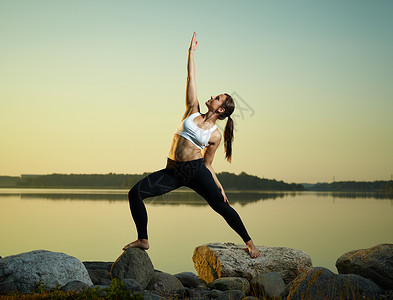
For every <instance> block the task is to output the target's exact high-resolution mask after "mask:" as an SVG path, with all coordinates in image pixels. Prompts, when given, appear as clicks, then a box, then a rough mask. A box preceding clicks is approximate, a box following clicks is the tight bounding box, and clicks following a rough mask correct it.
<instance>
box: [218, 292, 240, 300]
mask: <svg viewBox="0 0 393 300" xmlns="http://www.w3.org/2000/svg"><path fill="white" fill-rule="evenodd" d="M244 297H246V294H244V292H243V291H240V290H230V291H224V292H222V294H221V295H220V296H219V297H218V299H219V300H241V299H243V298H244Z"/></svg>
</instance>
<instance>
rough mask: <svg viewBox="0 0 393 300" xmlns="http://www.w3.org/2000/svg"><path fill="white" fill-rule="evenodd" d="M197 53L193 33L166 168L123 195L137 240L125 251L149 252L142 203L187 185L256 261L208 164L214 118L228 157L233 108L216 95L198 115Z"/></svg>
mask: <svg viewBox="0 0 393 300" xmlns="http://www.w3.org/2000/svg"><path fill="white" fill-rule="evenodd" d="M196 48H197V41H196V34H195V32H194V34H193V36H192V40H191V45H190V48H189V50H188V63H187V73H188V74H187V75H188V76H187V88H186V111H185V113H184V115H183V119H182V122H181V123H180V125H179V127H178V128H177V130H176V132H175V135H174V137H173V141H172V145H171V149H170V151H169V155H168V159H167V166H166V168H164V169H162V170H159V171H157V172H154V173H152V174H150V175H148V176H146V177H145V178H143V179H141V180H140V181H139V182H138V183H137V184H136V185H135V186H134V187H133V188H132V189H131V190H130V192H129V193H128V199H129V202H130V208H131V214H132V217H133V219H134V221H135V225H136V228H137V231H138V239H137V240H136V241H134V242H132V243H130V244H128V245H126V246H124V248H123V250H126V249H127V248H130V247H137V248H141V249H144V250H147V249H149V241H148V235H147V213H146V208H145V205H144V203H143V200H144V199H146V198H148V197H154V196H158V195H162V194H165V193H168V192H170V191H172V190H174V189H177V188H179V187H181V186H187V187H189V188H191V189H193V190H194V191H196V192H197V193H198V194H199V195H201V196H202V197H203V198H204V199H205V200H206V201H207V203H208V204H209V205H210V206H211V207H212V208H213V210H215V211H216V212H217V213H219V214H220V215H221V216H222V217H223V218H224V219H225V221H226V222H227V223H228V224H229V226H230V227H231V228H232V229H233V230H235V231H236V232H237V233H238V234H239V235H240V237H241V238H242V239H243V241H244V242H245V244H246V245H247V248H248V251H249V253H250V255H251V257H258V256H259V251H258V249H257V248H256V247H255V245H254V243H253V241H252V240H251V238H250V236H249V235H248V233H247V230H246V228H245V227H244V224H243V222H242V220H241V219H240V217H239V215H238V214H237V212H236V211H235V210H234V209H233V208H232V207H231V206H230V205H229V202H228V198H227V196H226V195H225V191H224V189H223V187H222V185H221V183H220V182H219V180H218V179H217V176H216V174H215V172H214V170H213V167H212V162H213V158H214V154H215V152H216V150H217V147H218V145H219V144H220V142H221V139H222V137H221V133H220V132H219V131H218V129H217V126H216V121H217V119H219V120H224V119H225V118H228V120H227V123H226V126H225V132H224V147H225V152H226V153H225V158H226V159H227V160H228V161H229V162H230V161H231V156H232V141H233V120H232V119H231V117H230V115H231V114H232V113H233V111H234V109H235V104H234V102H233V99H232V97H231V96H230V95H228V94H220V95H218V96H216V97H214V98H213V97H211V98H210V99H209V100H208V101H206V103H205V104H206V106H207V109H208V111H207V112H206V113H205V114H202V113H200V109H199V103H198V99H197V92H196V84H195V65H194V51H195V50H196Z"/></svg>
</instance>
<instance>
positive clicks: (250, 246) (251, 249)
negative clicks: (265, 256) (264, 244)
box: [246, 240, 261, 258]
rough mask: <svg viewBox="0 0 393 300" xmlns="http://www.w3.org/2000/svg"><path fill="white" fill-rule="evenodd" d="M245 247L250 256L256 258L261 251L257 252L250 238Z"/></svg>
mask: <svg viewBox="0 0 393 300" xmlns="http://www.w3.org/2000/svg"><path fill="white" fill-rule="evenodd" d="M246 245H247V248H248V252H249V253H250V255H251V257H252V258H257V257H258V256H259V255H261V253H259V250H258V249H257V247H255V245H254V242H253V241H252V240H249V241H248V242H247V243H246Z"/></svg>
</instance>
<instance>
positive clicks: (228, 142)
mask: <svg viewBox="0 0 393 300" xmlns="http://www.w3.org/2000/svg"><path fill="white" fill-rule="evenodd" d="M232 142H233V120H232V119H231V117H230V116H228V120H227V124H226V125H225V131H224V148H225V159H226V160H227V161H228V162H231V160H232Z"/></svg>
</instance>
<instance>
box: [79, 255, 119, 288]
mask: <svg viewBox="0 0 393 300" xmlns="http://www.w3.org/2000/svg"><path fill="white" fill-rule="evenodd" d="M83 264H84V265H85V267H86V269H87V272H89V276H90V278H91V281H92V282H93V284H96V285H109V284H110V283H111V275H110V271H111V267H112V264H113V263H112V262H100V261H84V262H83Z"/></svg>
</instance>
